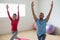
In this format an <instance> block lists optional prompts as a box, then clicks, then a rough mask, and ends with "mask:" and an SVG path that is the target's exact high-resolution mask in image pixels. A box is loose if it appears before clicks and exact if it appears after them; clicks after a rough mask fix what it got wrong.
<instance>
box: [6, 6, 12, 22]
mask: <svg viewBox="0 0 60 40" xmlns="http://www.w3.org/2000/svg"><path fill="white" fill-rule="evenodd" d="M6 8H7V14H8V17H9V19H10V20H11V21H12V18H11V16H10V13H9V10H8V5H7V6H6Z"/></svg>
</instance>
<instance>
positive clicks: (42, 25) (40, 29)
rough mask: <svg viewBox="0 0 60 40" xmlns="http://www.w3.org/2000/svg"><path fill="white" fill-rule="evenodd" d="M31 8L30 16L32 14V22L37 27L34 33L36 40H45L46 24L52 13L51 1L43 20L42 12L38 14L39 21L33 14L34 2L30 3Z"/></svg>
mask: <svg viewBox="0 0 60 40" xmlns="http://www.w3.org/2000/svg"><path fill="white" fill-rule="evenodd" d="M31 7H32V14H33V17H34V20H35V22H36V25H37V27H36V32H37V36H38V40H45V38H46V23H47V22H48V20H49V18H50V15H51V12H52V8H53V1H52V4H51V8H50V11H49V13H48V15H47V17H46V18H45V19H43V18H44V13H43V12H41V13H40V15H39V19H38V18H37V17H36V15H35V12H34V2H32V4H31Z"/></svg>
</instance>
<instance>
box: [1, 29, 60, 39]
mask: <svg viewBox="0 0 60 40" xmlns="http://www.w3.org/2000/svg"><path fill="white" fill-rule="evenodd" d="M11 36H12V35H11V34H5V35H0V40H9V39H10V37H11ZM18 37H20V38H29V39H30V40H37V36H36V31H34V30H29V31H24V32H20V33H19V34H18ZM46 40H60V36H57V35H49V34H47V36H46Z"/></svg>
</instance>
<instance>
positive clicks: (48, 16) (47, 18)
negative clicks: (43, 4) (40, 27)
mask: <svg viewBox="0 0 60 40" xmlns="http://www.w3.org/2000/svg"><path fill="white" fill-rule="evenodd" d="M52 9H53V1H52V4H51V8H50V11H49V13H48V15H47V17H46V20H47V22H48V20H49V18H50V15H51V12H52Z"/></svg>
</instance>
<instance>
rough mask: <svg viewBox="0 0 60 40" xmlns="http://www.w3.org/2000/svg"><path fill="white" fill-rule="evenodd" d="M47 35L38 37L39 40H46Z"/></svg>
mask: <svg viewBox="0 0 60 40" xmlns="http://www.w3.org/2000/svg"><path fill="white" fill-rule="evenodd" d="M45 38H46V34H42V35H41V36H38V40H45Z"/></svg>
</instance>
